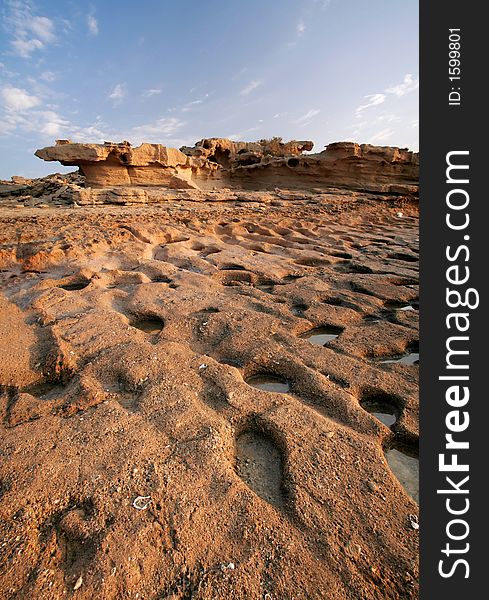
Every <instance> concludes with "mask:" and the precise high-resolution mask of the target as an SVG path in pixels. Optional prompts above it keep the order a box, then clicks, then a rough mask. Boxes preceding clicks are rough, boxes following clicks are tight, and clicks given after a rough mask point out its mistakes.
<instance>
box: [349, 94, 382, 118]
mask: <svg viewBox="0 0 489 600" xmlns="http://www.w3.org/2000/svg"><path fill="white" fill-rule="evenodd" d="M365 98H366V99H367V100H368V102H367V103H366V104H362V105H361V106H359V107H358V108H357V109H356V110H355V115H356V116H357V117H359V116H360V115H361V114H362V113H363V111H364V110H367V108H370V107H371V106H378V105H379V104H383V103H384V102H385V99H386V95H385V94H370V95H368V96H365Z"/></svg>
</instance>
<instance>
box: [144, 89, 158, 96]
mask: <svg viewBox="0 0 489 600" xmlns="http://www.w3.org/2000/svg"><path fill="white" fill-rule="evenodd" d="M158 94H161V90H159V89H157V88H151V89H149V90H144V92H143V93H142V95H143V97H144V98H151V96H157V95H158Z"/></svg>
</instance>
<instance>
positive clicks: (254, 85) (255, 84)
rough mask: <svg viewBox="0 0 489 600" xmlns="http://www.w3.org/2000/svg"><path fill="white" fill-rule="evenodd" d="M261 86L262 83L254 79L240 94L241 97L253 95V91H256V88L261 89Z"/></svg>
mask: <svg viewBox="0 0 489 600" xmlns="http://www.w3.org/2000/svg"><path fill="white" fill-rule="evenodd" d="M261 84H262V82H261V81H259V80H257V79H254V80H253V81H250V83H249V84H248V85H247V86H246V87H244V88H243V89H242V90H241V91H240V92H239V93H240V95H241V96H247V95H248V94H251V92H252V91H253V90H256V88H257V87H259V86H260V85H261Z"/></svg>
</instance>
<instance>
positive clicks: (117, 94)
mask: <svg viewBox="0 0 489 600" xmlns="http://www.w3.org/2000/svg"><path fill="white" fill-rule="evenodd" d="M126 95H127V92H126V85H125V84H124V83H117V84H116V85H115V86H114V88H113V90H112V91H111V92H110V94H109V96H108V97H109V98H110V99H111V100H113V101H114V104H120V103H121V102H122V100H123V99H124V98H125V97H126Z"/></svg>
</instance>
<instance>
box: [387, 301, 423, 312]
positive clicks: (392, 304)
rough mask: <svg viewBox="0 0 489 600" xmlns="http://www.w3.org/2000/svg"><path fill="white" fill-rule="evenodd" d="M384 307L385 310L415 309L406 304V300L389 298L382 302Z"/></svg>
mask: <svg viewBox="0 0 489 600" xmlns="http://www.w3.org/2000/svg"><path fill="white" fill-rule="evenodd" d="M384 308H385V309H387V310H402V311H408V310H416V309H415V308H414V307H413V306H412V305H411V304H406V302H401V301H399V300H389V301H388V302H385V303H384Z"/></svg>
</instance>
